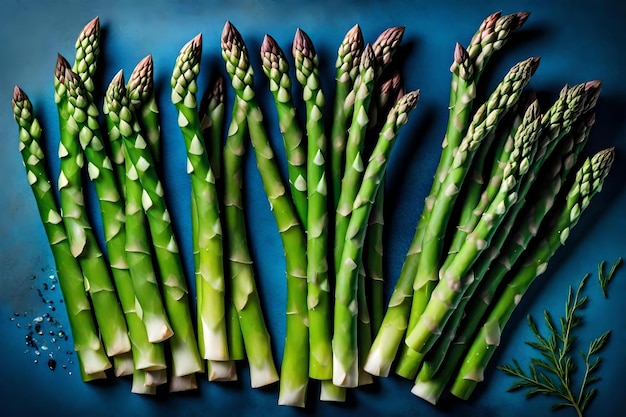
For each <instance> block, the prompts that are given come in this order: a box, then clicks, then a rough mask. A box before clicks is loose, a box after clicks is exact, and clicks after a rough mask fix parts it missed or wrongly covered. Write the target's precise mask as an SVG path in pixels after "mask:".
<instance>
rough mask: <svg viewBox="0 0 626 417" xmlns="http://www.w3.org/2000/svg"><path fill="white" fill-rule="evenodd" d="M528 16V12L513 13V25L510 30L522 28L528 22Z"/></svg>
mask: <svg viewBox="0 0 626 417" xmlns="http://www.w3.org/2000/svg"><path fill="white" fill-rule="evenodd" d="M529 16H530V12H517V13H515V23H514V25H513V26H512V27H511V30H518V29H519V28H521V27H522V26H524V23H526V21H527V20H528V17H529Z"/></svg>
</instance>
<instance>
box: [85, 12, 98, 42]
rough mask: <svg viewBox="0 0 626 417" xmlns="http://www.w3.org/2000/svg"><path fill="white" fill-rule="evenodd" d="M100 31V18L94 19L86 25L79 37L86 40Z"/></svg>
mask: <svg viewBox="0 0 626 417" xmlns="http://www.w3.org/2000/svg"><path fill="white" fill-rule="evenodd" d="M99 31H100V18H99V17H98V16H96V17H94V18H93V19H91V20H90V21H89V23H87V24H86V25H85V26H84V27H83V30H82V31H81V37H84V38H88V37H90V36H92V35H94V34H96V33H98V32H99Z"/></svg>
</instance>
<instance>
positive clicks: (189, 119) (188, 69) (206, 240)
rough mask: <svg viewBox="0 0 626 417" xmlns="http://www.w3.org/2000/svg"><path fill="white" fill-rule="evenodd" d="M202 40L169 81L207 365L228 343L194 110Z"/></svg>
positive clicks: (217, 230)
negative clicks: (190, 207)
mask: <svg viewBox="0 0 626 417" xmlns="http://www.w3.org/2000/svg"><path fill="white" fill-rule="evenodd" d="M201 54H202V37H201V35H197V36H196V37H195V38H193V39H192V40H191V41H189V42H188V43H187V44H185V46H183V48H182V49H181V51H180V53H179V55H178V57H177V59H176V64H175V67H174V71H173V73H172V77H171V83H170V84H171V87H172V97H171V99H172V103H174V105H175V107H176V109H177V110H178V125H179V127H180V128H181V132H182V134H183V139H184V141H185V146H186V149H187V172H188V174H189V177H190V180H191V188H192V193H193V196H194V198H195V205H196V212H197V213H196V215H197V224H196V226H197V228H196V230H194V231H193V232H192V234H193V239H194V240H197V242H198V250H199V254H198V256H197V257H196V260H197V261H198V262H197V264H196V266H195V273H196V285H197V288H196V291H197V292H198V293H200V296H199V297H198V303H199V304H198V321H199V326H201V328H202V335H203V339H201V340H200V341H199V345H200V352H201V354H202V355H203V357H204V358H205V359H208V360H215V361H225V360H228V359H229V353H228V340H227V337H226V321H225V298H224V289H225V282H224V264H223V246H222V227H221V222H220V214H219V199H218V195H217V188H216V184H215V176H214V174H213V170H212V169H211V166H210V164H209V159H208V156H207V153H206V150H205V148H204V145H203V143H202V140H201V138H202V130H201V125H200V116H199V114H198V110H197V103H196V91H197V84H196V79H197V77H198V74H199V72H200V57H201Z"/></svg>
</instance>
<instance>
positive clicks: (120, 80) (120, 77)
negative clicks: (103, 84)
mask: <svg viewBox="0 0 626 417" xmlns="http://www.w3.org/2000/svg"><path fill="white" fill-rule="evenodd" d="M111 85H113V86H116V87H118V88H122V87H124V70H119V71H118V72H117V74H115V76H114V77H113V79H112V80H111Z"/></svg>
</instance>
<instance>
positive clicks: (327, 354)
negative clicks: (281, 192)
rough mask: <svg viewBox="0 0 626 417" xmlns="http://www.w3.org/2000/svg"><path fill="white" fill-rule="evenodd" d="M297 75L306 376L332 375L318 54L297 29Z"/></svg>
mask: <svg viewBox="0 0 626 417" xmlns="http://www.w3.org/2000/svg"><path fill="white" fill-rule="evenodd" d="M292 53H293V56H294V61H295V71H296V79H297V80H298V82H299V83H300V85H301V86H302V97H303V99H304V102H305V106H306V132H307V190H308V193H307V194H308V196H307V197H308V207H307V221H306V223H305V224H307V282H308V286H307V287H308V288H307V293H308V298H307V303H308V310H309V311H308V320H309V345H310V352H309V358H310V359H309V376H310V377H311V378H315V379H321V380H327V379H332V376H333V372H332V363H333V360H332V347H331V334H332V329H331V323H330V322H329V320H328V318H329V317H330V315H331V314H330V311H331V300H330V284H329V282H328V260H327V259H326V253H327V250H328V239H327V236H328V215H327V195H328V186H327V181H326V158H327V143H326V135H325V134H324V122H323V114H324V101H325V100H324V93H323V92H322V90H321V86H320V79H319V73H318V71H319V70H318V56H317V53H316V52H315V47H314V45H313V42H312V41H311V38H309V36H308V35H307V34H306V33H305V32H304V31H302V30H300V29H298V30H297V31H296V35H295V38H294V42H293V51H292Z"/></svg>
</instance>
